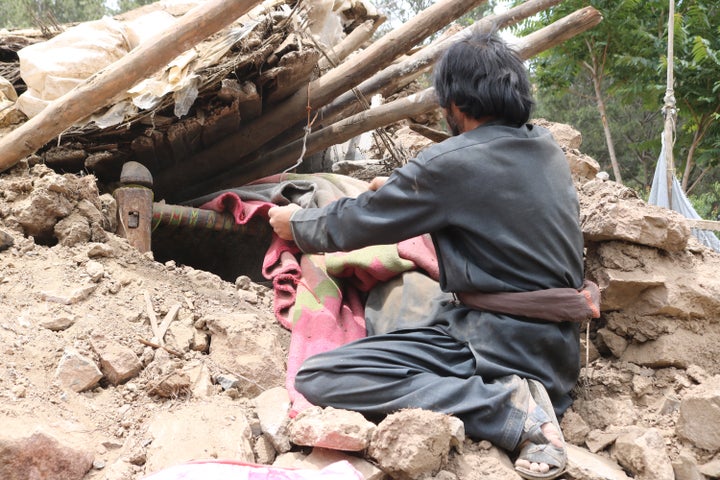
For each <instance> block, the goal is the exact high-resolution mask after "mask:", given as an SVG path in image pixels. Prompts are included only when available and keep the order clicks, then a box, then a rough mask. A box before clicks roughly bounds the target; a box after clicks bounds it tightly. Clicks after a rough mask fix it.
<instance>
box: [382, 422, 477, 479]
mask: <svg viewBox="0 0 720 480" xmlns="http://www.w3.org/2000/svg"><path fill="white" fill-rule="evenodd" d="M464 437H465V429H464V426H463V423H462V421H461V420H460V419H458V418H456V417H451V416H449V415H445V414H442V413H437V412H430V411H427V410H420V409H407V410H401V411H399V412H397V413H394V414H392V415H388V416H387V417H386V418H385V420H383V421H382V422H380V424H379V425H378V428H377V429H376V430H375V433H373V436H372V440H371V442H370V448H369V449H368V454H369V455H370V457H372V458H374V459H375V460H377V462H378V464H379V465H380V468H382V469H383V470H384V471H385V472H387V473H389V474H390V476H392V477H393V478H395V479H400V480H406V479H418V478H421V477H423V476H427V475H434V474H437V473H438V471H439V470H440V469H441V467H443V466H444V465H445V464H447V461H448V456H449V454H450V449H451V448H452V447H454V446H459V445H461V444H462V442H463V440H464ZM398 445H402V448H398Z"/></svg>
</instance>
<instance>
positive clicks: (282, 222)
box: [268, 203, 301, 240]
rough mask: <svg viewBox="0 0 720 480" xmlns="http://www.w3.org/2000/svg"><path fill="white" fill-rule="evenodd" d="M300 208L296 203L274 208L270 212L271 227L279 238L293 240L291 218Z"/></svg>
mask: <svg viewBox="0 0 720 480" xmlns="http://www.w3.org/2000/svg"><path fill="white" fill-rule="evenodd" d="M300 208H301V207H300V206H299V205H296V204H294V203H291V204H290V205H285V206H282V207H272V208H270V210H268V215H269V216H270V226H271V227H272V228H273V230H275V233H276V234H277V236H278V237H280V238H282V239H283V240H293V234H292V228H291V227H290V217H292V214H293V213H295V212H296V211H297V210H300Z"/></svg>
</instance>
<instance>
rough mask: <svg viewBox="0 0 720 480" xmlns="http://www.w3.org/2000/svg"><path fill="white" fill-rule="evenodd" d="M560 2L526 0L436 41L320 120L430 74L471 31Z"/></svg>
mask: <svg viewBox="0 0 720 480" xmlns="http://www.w3.org/2000/svg"><path fill="white" fill-rule="evenodd" d="M561 1H562V0H528V1H527V2H525V3H523V4H521V5H518V6H516V7H513V8H511V9H509V10H507V11H506V12H503V13H499V14H495V15H489V16H487V17H483V18H481V19H480V20H478V21H477V22H475V23H474V24H472V25H471V26H469V27H467V28H465V29H463V30H461V31H460V32H458V33H456V34H455V35H452V36H450V37H447V38H443V39H439V40H436V41H435V42H433V43H431V44H430V45H428V46H427V47H425V48H423V49H422V50H420V51H418V52H416V53H415V54H413V55H411V56H410V57H409V58H408V59H407V60H404V61H402V62H400V63H398V64H395V65H391V66H389V67H387V68H386V69H384V70H382V71H381V72H379V73H377V74H375V75H373V76H372V77H370V78H369V79H367V80H365V81H364V82H362V83H360V84H359V85H358V86H357V87H356V88H355V89H354V90H352V91H347V92H345V93H343V94H342V95H339V96H338V97H337V98H335V99H334V100H333V101H332V102H331V103H329V104H327V105H326V106H324V107H323V108H322V109H321V110H320V115H319V117H320V118H321V119H322V120H323V122H325V123H326V124H327V123H329V122H332V121H334V120H335V119H337V118H339V117H341V116H346V115H347V114H348V113H357V111H352V112H348V110H350V109H351V108H352V107H353V106H356V107H358V108H357V110H360V109H364V106H363V105H362V103H359V102H358V98H357V93H358V92H359V93H360V94H362V95H364V96H365V97H370V96H372V95H374V94H376V93H378V92H381V91H385V92H387V91H392V92H395V91H398V90H400V89H401V88H403V87H404V86H406V85H408V84H410V82H412V81H413V80H415V79H416V78H418V77H419V76H420V75H422V74H423V73H425V72H427V71H428V70H430V69H431V68H432V66H433V65H434V64H435V61H436V60H437V59H438V58H439V57H440V55H442V53H443V52H444V51H445V50H447V48H448V47H449V46H450V45H452V44H453V43H455V42H457V41H460V40H463V39H465V38H468V37H469V36H470V35H471V34H472V33H473V32H474V31H476V30H480V31H489V30H493V29H495V30H500V29H503V28H506V27H508V26H510V25H514V24H516V23H518V22H520V21H521V20H523V19H525V18H529V17H531V16H533V15H535V14H537V13H538V12H541V11H543V10H546V9H547V8H550V7H552V6H553V5H557V4H558V3H560V2H561Z"/></svg>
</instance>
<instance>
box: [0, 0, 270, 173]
mask: <svg viewBox="0 0 720 480" xmlns="http://www.w3.org/2000/svg"><path fill="white" fill-rule="evenodd" d="M258 3H260V1H259V0H231V1H228V0H209V1H207V2H205V3H203V4H202V5H199V6H197V7H195V8H193V9H192V10H190V11H189V12H188V13H186V14H185V15H183V16H182V17H181V18H180V20H178V21H177V22H176V23H175V24H174V25H173V26H172V27H171V28H170V29H168V30H167V31H164V32H161V33H159V34H157V35H155V36H154V37H153V38H151V39H148V40H147V41H146V42H145V43H143V44H142V45H140V46H139V47H137V48H136V49H134V50H133V51H131V52H130V53H129V54H128V55H127V56H125V57H123V58H122V59H120V60H118V61H117V62H115V63H113V64H112V65H110V66H108V67H107V68H106V69H104V70H102V71H100V72H99V73H97V74H96V75H94V76H92V77H90V78H88V79H87V80H86V81H85V82H83V83H82V84H80V85H78V86H77V87H76V88H74V89H73V90H71V91H69V92H68V93H66V94H65V95H63V96H62V97H60V98H58V99H57V100H55V101H53V102H52V103H50V104H49V105H48V106H47V107H45V109H44V110H43V111H42V112H40V113H39V114H38V115H36V116H35V117H33V118H31V119H30V120H28V121H27V122H25V123H24V124H23V125H22V126H20V127H19V128H17V129H16V130H13V131H12V132H10V133H9V134H7V135H6V136H5V137H3V138H2V139H0V172H2V171H5V170H7V169H8V168H10V167H12V166H14V165H15V164H16V163H17V162H18V161H19V160H20V159H21V158H23V157H25V156H26V155H29V154H31V153H33V152H35V151H36V150H37V149H39V148H40V147H42V146H43V145H45V144H46V143H47V142H49V141H50V140H52V139H53V138H55V137H56V136H58V135H60V134H61V133H62V132H63V131H65V129H67V128H68V127H71V126H72V125H73V124H75V123H76V122H78V121H80V120H82V119H84V118H86V117H88V116H90V115H91V114H92V113H93V112H95V111H97V110H98V109H100V108H102V107H104V106H106V105H108V104H109V103H110V102H111V101H112V99H113V98H115V97H116V96H117V95H118V94H120V93H122V92H124V91H126V90H128V89H130V88H131V87H133V86H134V85H135V84H137V83H138V82H139V81H141V80H143V79H145V78H148V77H150V76H151V75H152V74H154V73H155V72H156V71H158V70H159V69H160V68H162V67H164V66H165V65H167V64H168V63H169V62H170V61H171V60H173V59H174V58H175V57H177V56H178V55H180V54H181V53H183V52H185V51H186V50H188V49H189V48H191V47H193V46H194V45H196V44H197V43H199V42H200V41H202V40H204V39H205V38H207V37H208V36H210V35H212V34H213V33H215V32H217V31H218V30H221V29H222V28H224V27H225V26H227V25H229V24H230V23H232V22H233V21H234V20H235V19H237V18H238V17H240V16H241V15H243V14H244V13H247V12H248V11H249V10H250V9H251V8H252V7H253V6H255V5H256V4H258Z"/></svg>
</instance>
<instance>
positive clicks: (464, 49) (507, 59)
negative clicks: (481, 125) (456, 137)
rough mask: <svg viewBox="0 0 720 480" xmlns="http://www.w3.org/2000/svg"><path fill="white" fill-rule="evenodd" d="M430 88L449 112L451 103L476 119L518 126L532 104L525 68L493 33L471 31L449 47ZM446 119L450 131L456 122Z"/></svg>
mask: <svg viewBox="0 0 720 480" xmlns="http://www.w3.org/2000/svg"><path fill="white" fill-rule="evenodd" d="M434 85H435V90H436V93H437V97H438V101H439V103H440V106H441V107H443V108H445V109H446V111H448V112H452V105H453V104H454V105H455V106H456V107H457V109H458V110H459V111H460V112H462V113H464V114H465V115H467V116H468V117H470V118H473V119H476V120H484V119H486V118H488V117H490V118H494V119H498V120H504V121H505V122H507V123H510V124H513V125H522V124H524V123H526V122H527V121H528V120H529V118H530V111H531V110H532V107H533V104H534V102H533V98H532V94H531V91H530V80H529V79H528V75H527V70H526V69H525V65H523V62H522V60H520V58H519V57H518V56H517V55H516V54H515V52H513V51H512V50H511V49H510V47H508V46H507V44H505V42H503V40H502V39H501V38H500V37H498V36H497V35H496V34H486V33H479V32H475V33H473V34H472V35H471V36H470V37H469V38H466V39H464V40H460V41H458V42H456V43H454V44H453V45H452V46H450V48H448V49H447V50H446V51H445V53H444V54H443V56H442V57H441V58H440V60H439V61H438V63H437V65H436V66H435V77H434ZM448 120H449V123H450V124H451V128H452V127H453V125H452V123H455V120H456V119H454V118H453V116H452V114H451V115H450V116H449V118H448ZM455 133H457V132H455Z"/></svg>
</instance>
